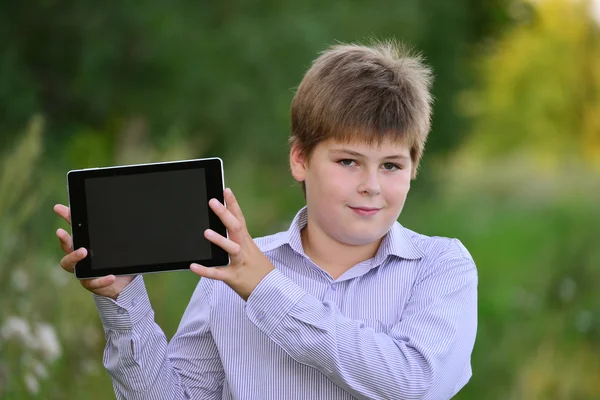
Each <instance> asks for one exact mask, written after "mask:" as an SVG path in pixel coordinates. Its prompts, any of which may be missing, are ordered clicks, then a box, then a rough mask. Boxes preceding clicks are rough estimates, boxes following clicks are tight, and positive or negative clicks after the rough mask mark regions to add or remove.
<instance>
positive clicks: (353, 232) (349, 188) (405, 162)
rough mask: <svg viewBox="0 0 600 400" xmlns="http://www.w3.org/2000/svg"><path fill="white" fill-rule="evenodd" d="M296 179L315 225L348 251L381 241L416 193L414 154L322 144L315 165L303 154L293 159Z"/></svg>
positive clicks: (392, 145) (387, 147) (399, 148)
mask: <svg viewBox="0 0 600 400" xmlns="http://www.w3.org/2000/svg"><path fill="white" fill-rule="evenodd" d="M290 163H291V169H292V175H293V176H294V178H295V179H296V180H297V181H300V182H302V181H304V182H305V185H306V202H307V205H308V213H309V221H310V223H311V224H314V225H315V227H316V228H318V229H319V230H321V231H322V232H324V233H325V234H327V235H328V236H329V237H331V238H333V239H336V240H337V241H339V242H342V243H345V244H348V245H364V244H370V243H373V242H375V241H378V240H379V239H381V238H382V237H383V236H384V235H385V234H386V233H387V231H388V230H389V229H390V227H391V226H392V225H393V224H394V222H395V221H396V220H397V219H398V217H399V215H400V212H401V211H402V208H403V206H404V201H405V200H406V195H407V194H408V191H409V189H410V182H411V171H412V162H411V158H410V148H409V147H407V146H405V145H403V144H400V143H396V142H392V141H385V142H383V143H382V145H381V146H369V145H367V144H361V143H340V142H336V141H333V140H328V141H324V142H321V143H319V144H318V145H317V146H316V147H315V149H314V151H313V153H312V154H311V156H310V159H309V160H307V159H306V158H304V157H303V156H302V155H301V154H300V152H299V151H298V149H297V148H295V147H294V148H292V151H291V154H290Z"/></svg>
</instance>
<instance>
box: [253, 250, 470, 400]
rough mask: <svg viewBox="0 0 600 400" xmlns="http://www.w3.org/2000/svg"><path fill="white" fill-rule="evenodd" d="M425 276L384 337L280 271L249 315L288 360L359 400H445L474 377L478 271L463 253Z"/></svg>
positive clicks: (257, 293)
mask: <svg viewBox="0 0 600 400" xmlns="http://www.w3.org/2000/svg"><path fill="white" fill-rule="evenodd" d="M429 270H430V271H431V273H425V274H424V275H425V276H423V277H422V279H420V280H419V281H418V282H417V283H416V285H415V287H414V288H413V291H412V295H411V298H410V300H409V301H408V303H407V305H406V306H405V308H404V310H403V312H402V318H401V320H400V321H399V322H398V323H397V324H395V325H394V326H393V327H392V328H391V329H390V330H389V331H388V332H387V333H385V334H384V333H379V332H376V331H375V330H373V329H372V328H370V327H366V326H364V325H363V324H362V323H361V321H357V320H352V319H350V318H347V317H345V316H344V315H342V314H341V313H340V311H339V310H338V309H337V308H336V305H335V304H333V303H331V302H327V301H325V302H322V301H320V300H319V299H317V298H315V297H313V296H312V295H309V294H307V293H306V292H305V291H304V290H303V289H302V288H300V287H299V286H298V285H296V284H295V283H294V282H293V281H291V280H290V279H288V278H287V277H286V276H284V275H283V274H281V273H280V272H279V271H278V270H274V271H271V272H270V273H269V274H268V275H267V276H266V277H265V278H264V279H263V281H261V283H260V284H259V285H258V286H257V287H256V289H255V290H254V291H253V292H252V294H251V295H250V297H249V298H248V302H247V304H246V313H247V315H248V317H249V318H250V320H251V321H252V322H253V323H254V324H255V325H256V326H257V327H258V328H259V329H260V330H262V332H264V333H265V334H266V335H268V336H269V337H270V338H271V340H273V341H274V342H275V343H277V344H278V345H279V346H281V347H282V348H283V349H284V350H285V351H286V352H287V353H288V354H289V355H290V356H291V357H292V358H294V359H295V360H296V361H298V362H300V363H303V364H306V365H309V366H312V367H314V368H317V369H318V370H319V371H321V372H322V373H323V374H325V375H326V376H327V377H328V378H329V379H331V380H332V381H333V382H335V383H336V384H337V385H338V386H340V387H342V388H344V389H345V390H347V391H348V392H349V393H351V394H352V395H353V396H355V397H357V398H359V399H392V398H393V399H436V400H439V399H449V398H451V397H452V396H454V395H455V394H456V393H457V392H458V390H460V388H462V386H464V385H465V384H466V381H468V377H470V376H471V365H470V359H471V352H472V349H473V346H474V342H475V336H476V330H477V285H478V277H477V270H476V267H475V264H474V262H473V260H472V258H471V257H470V255H468V253H467V252H458V254H457V253H456V252H454V254H453V256H452V257H445V258H442V259H439V260H438V261H436V262H435V263H434V265H432V267H431V268H429ZM465 376H467V379H465Z"/></svg>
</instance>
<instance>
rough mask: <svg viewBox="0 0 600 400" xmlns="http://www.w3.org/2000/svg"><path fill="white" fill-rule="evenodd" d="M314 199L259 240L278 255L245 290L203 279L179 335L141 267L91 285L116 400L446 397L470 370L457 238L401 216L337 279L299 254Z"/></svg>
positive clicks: (469, 280)
mask: <svg viewBox="0 0 600 400" xmlns="http://www.w3.org/2000/svg"><path fill="white" fill-rule="evenodd" d="M306 222H307V214H306V207H305V208H303V209H302V210H300V211H299V212H298V214H297V215H296V217H295V218H294V220H293V221H292V223H291V225H290V228H289V230H287V231H284V232H280V233H277V234H274V235H271V236H266V237H261V238H257V239H255V242H256V243H257V245H258V246H259V248H260V249H261V250H262V251H263V252H264V254H265V255H266V256H267V257H268V258H269V260H270V261H271V262H272V263H273V265H274V266H275V270H273V271H271V272H270V273H269V274H268V275H267V276H266V277H265V278H264V279H263V280H262V281H261V282H260V283H259V285H258V286H257V287H256V289H255V290H254V291H253V292H252V294H251V295H250V297H249V298H248V301H247V302H245V301H244V300H242V299H241V298H240V297H239V296H238V295H237V294H236V293H235V292H234V291H233V290H232V289H230V288H229V287H228V286H227V285H226V284H224V283H222V282H219V281H214V280H210V279H200V281H199V283H198V285H197V287H196V289H195V291H194V293H193V295H192V298H191V301H190V303H189V305H188V306H187V309H186V311H185V313H184V315H183V318H182V320H181V323H180V326H179V328H178V330H177V332H176V334H175V335H174V336H173V338H172V339H171V341H169V342H168V341H167V339H166V337H165V335H164V333H163V331H162V330H161V328H160V327H159V326H158V325H156V323H155V322H154V312H153V310H152V307H151V305H150V301H149V299H148V295H147V292H146V289H145V286H144V281H143V277H142V276H141V275H139V276H137V277H136V278H135V279H134V280H133V281H132V282H131V283H130V284H129V285H128V286H127V287H126V288H125V290H123V292H122V293H121V294H120V295H119V298H118V300H117V301H114V300H112V299H109V298H106V297H100V296H96V295H93V297H94V300H95V302H96V306H97V308H98V311H99V313H100V318H101V320H102V324H103V326H104V330H105V334H106V339H107V343H106V347H105V351H104V357H103V362H104V366H105V367H106V369H107V371H108V373H109V375H110V377H111V378H112V382H113V386H114V390H115V393H116V395H117V398H118V399H145V400H146V399H156V400H164V399H240V400H241V399H251V400H262V399H265V400H267V399H277V400H281V399H302V400H309V399H319V400H320V399H327V400H334V399H339V400H342V399H435V400H438V399H449V398H451V397H452V396H454V395H455V394H456V393H457V392H458V391H459V390H460V389H461V388H462V387H463V386H464V385H465V384H466V383H467V382H468V381H469V379H470V377H471V364H470V359H471V353H472V350H473V346H474V342H475V336H476V331H477V285H478V276H477V270H476V267H475V264H474V262H473V259H472V257H471V255H470V254H469V252H468V251H467V249H466V248H465V247H464V246H463V244H462V243H461V242H460V241H459V240H458V239H450V238H444V237H428V236H425V235H422V234H418V233H415V232H413V231H411V230H408V229H406V228H404V227H403V226H402V225H400V224H399V223H398V222H396V223H395V224H394V225H393V227H392V228H391V229H390V231H389V232H388V233H387V234H386V236H385V237H384V239H383V241H382V243H381V245H380V247H379V249H378V251H377V253H376V255H375V256H374V257H373V258H371V259H369V260H366V261H363V262H361V263H359V264H357V265H355V266H353V267H352V268H351V269H349V270H348V271H346V272H345V273H344V274H343V275H341V276H340V277H339V278H338V279H335V280H334V279H332V277H331V275H329V274H328V273H327V272H325V271H324V270H322V269H320V268H319V267H318V266H317V265H315V264H314V263H313V262H312V261H311V260H310V259H309V258H308V257H307V256H306V255H305V253H304V251H303V247H302V242H301V238H300V231H301V229H302V228H303V227H304V226H305V225H306Z"/></svg>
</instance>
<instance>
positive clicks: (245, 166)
mask: <svg viewBox="0 0 600 400" xmlns="http://www.w3.org/2000/svg"><path fill="white" fill-rule="evenodd" d="M11 3H12V4H10V5H9V3H6V2H5V3H0V43H1V44H2V46H0V48H1V49H2V53H0V104H1V105H2V106H1V107H0V121H1V122H2V123H1V124H0V165H1V167H0V168H1V169H0V293H2V296H1V297H0V398H2V399H4V398H6V399H26V398H43V399H64V398H86V399H92V400H93V399H105V398H113V397H114V394H113V391H112V386H111V382H110V379H109V378H108V376H107V374H106V373H105V371H104V370H103V368H102V364H101V360H102V352H103V347H104V344H105V342H104V337H103V332H102V328H101V325H100V321H99V318H98V316H97V312H96V309H95V306H94V304H93V301H92V300H91V296H90V295H89V293H88V292H86V291H85V290H83V289H82V288H81V286H80V285H79V284H78V283H77V282H76V281H75V280H74V279H73V278H72V277H70V276H69V275H68V274H66V273H64V272H63V271H62V269H61V268H60V266H59V265H58V262H59V259H60V257H62V254H61V252H60V249H59V247H58V240H57V239H56V237H55V236H54V232H55V230H56V228H58V227H63V228H67V229H68V227H67V226H66V224H64V222H62V221H60V219H59V218H58V217H57V216H55V215H54V214H53V212H52V205H53V204H54V203H56V202H60V203H65V202H66V201H67V199H66V190H65V184H66V179H65V173H66V171H68V170H69V169H74V168H83V167H90V166H104V165H112V164H121V163H135V162H154V161H162V160H176V159H186V158H192V157H202V156H214V155H219V156H221V157H223V158H224V160H225V178H226V181H227V185H228V186H230V187H232V188H233V190H234V191H235V193H236V196H237V197H238V199H239V200H240V203H241V205H242V207H243V209H244V213H245V215H246V217H247V219H248V225H249V227H250V230H251V232H252V234H253V235H254V236H261V235H264V234H269V233H272V232H275V231H278V230H281V229H285V228H286V227H287V225H288V224H289V222H290V220H291V218H292V217H293V215H294V213H295V212H296V211H297V209H298V208H299V207H301V206H302V205H303V201H302V195H301V191H300V189H299V187H298V186H297V185H295V183H294V182H293V180H292V179H291V177H290V175H289V172H288V166H287V146H286V141H287V136H288V134H289V115H288V114H289V105H290V102H291V98H292V96H293V89H294V87H295V86H296V85H297V84H298V83H299V81H300V79H301V77H302V74H303V72H304V71H305V70H306V68H307V67H308V65H309V64H310V62H311V60H312V59H313V58H314V57H315V56H316V54H317V53H318V52H319V51H321V50H323V49H324V48H325V47H326V46H327V45H328V44H331V43H333V42H334V41H335V40H341V41H354V40H361V41H362V40H363V39H365V38H367V37H369V36H373V37H377V38H382V37H390V36H395V37H397V38H399V39H404V40H407V41H408V42H410V43H411V44H413V45H414V46H415V48H417V49H418V50H421V51H422V52H423V53H424V55H425V56H426V58H427V60H428V61H430V62H431V63H432V65H433V67H434V70H435V74H436V81H435V85H434V95H435V96H436V105H435V110H434V123H433V130H432V133H431V139H430V141H429V143H428V146H427V151H426V153H425V159H424V165H423V168H422V170H421V173H420V175H419V178H418V179H417V181H415V183H414V185H413V193H411V195H409V199H408V201H407V204H406V207H405V210H404V212H403V214H402V216H401V219H400V221H401V222H402V223H403V224H404V225H405V226H407V227H408V228H410V229H414V230H416V231H419V232H422V233H424V234H427V235H442V236H450V237H458V238H460V239H461V240H462V241H463V242H464V243H465V245H466V246H467V248H468V249H469V250H470V251H471V253H472V254H473V256H474V258H475V260H476V262H477V265H478V268H479V273H480V295H479V317H480V323H479V333H478V338H477V343H476V347H475V351H474V354H473V369H474V376H473V378H472V380H471V382H470V383H469V384H468V385H467V386H466V387H465V389H464V390H463V391H462V392H461V393H460V394H459V395H458V396H457V398H459V399H482V398H483V399H498V400H500V399H502V400H505V399H511V400H512V399H515V400H520V399H524V400H529V399H596V398H600V384H599V383H598V382H599V381H598V379H597V377H598V376H600V361H598V360H600V359H599V358H598V357H595V356H594V355H595V354H598V351H599V350H600V349H599V347H600V342H599V341H598V338H599V337H600V311H599V308H598V306H597V304H598V303H599V301H600V297H599V295H598V294H597V293H598V292H597V290H595V287H594V284H595V282H599V281H600V268H599V267H600V247H599V246H598V243H600V207H598V204H600V179H599V178H600V172H599V169H598V166H599V165H600V125H599V121H600V120H599V119H598V118H599V117H598V116H600V108H599V107H600V100H599V96H598V93H600V91H599V89H600V76H599V75H598V74H599V71H600V62H599V60H600V46H599V43H600V42H599V37H600V33H599V28H598V25H597V24H595V23H594V22H592V20H591V19H590V18H589V17H588V14H587V13H586V10H585V8H584V6H585V4H586V3H585V2H578V1H568V0H544V1H541V2H537V3H535V4H534V3H521V2H508V1H504V0H494V1H489V2H478V1H472V0H458V1H456V2H443V1H433V0H427V1H416V0H407V1H404V2H393V3H389V2H384V1H382V0H376V1H373V2H369V3H364V2H358V1H350V2H329V3H327V2H317V1H312V0H310V1H303V2H295V3H282V2H272V1H264V0H263V1H254V2H250V3H248V2H241V1H229V2H221V3H218V4H217V3H215V4H210V5H207V4H206V3H203V2H189V1H175V2H170V3H161V2H152V1H141V2H136V3H127V2H115V1H108V2H103V3H101V2H92V1H89V0H84V1H80V2H74V1H66V2H65V1H62V2H58V1H53V0H50V1H44V2H39V3H36V4H28V3H23V2H21V3H15V2H11ZM32 115H33V116H34V117H32ZM24 127H25V129H24ZM145 280H146V282H147V286H148V291H149V295H150V298H151V301H152V304H153V307H154V309H155V312H156V321H157V323H158V324H159V325H160V326H161V327H162V328H163V330H164V331H165V333H166V334H167V336H168V337H171V336H172V335H173V334H174V333H175V331H176V329H177V325H178V323H179V320H180V318H181V315H182V313H183V310H184V308H185V306H186V305H187V302H188V301H189V298H190V296H191V294H192V291H193V289H194V287H195V285H196V283H197V281H198V278H197V276H196V275H194V274H192V273H185V272H178V273H167V274H160V276H159V275H149V276H147V277H146V278H145ZM36 393H37V395H36Z"/></svg>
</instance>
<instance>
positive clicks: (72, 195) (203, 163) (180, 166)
mask: <svg viewBox="0 0 600 400" xmlns="http://www.w3.org/2000/svg"><path fill="white" fill-rule="evenodd" d="M198 168H202V169H204V171H205V174H206V189H207V193H206V195H207V199H208V200H210V199H212V198H216V199H217V200H219V201H220V202H221V203H223V204H225V203H224V199H223V190H224V189H225V183H224V176H223V161H222V160H221V159H220V158H218V157H213V158H202V159H194V160H181V161H169V162H158V163H147V164H134V165H122V166H113V167H103V168H87V169H78V170H71V171H69V172H68V173H67V192H68V196H69V208H70V210H71V237H72V238H73V248H74V249H78V248H81V247H84V248H86V249H87V250H88V255H87V256H86V257H85V258H84V259H83V260H81V261H79V262H78V263H77V265H76V266H75V271H74V272H75V276H76V277H77V279H90V278H98V277H102V276H107V275H141V274H149V273H156V272H167V271H181V270H186V269H187V270H189V269H190V264H191V263H198V264H201V265H204V266H207V267H217V266H225V265H228V264H229V254H228V253H227V252H226V251H225V250H223V249H222V248H220V247H219V246H217V245H216V244H214V243H211V253H212V257H211V258H210V259H203V260H199V259H196V260H185V261H178V262H172V263H167V264H164V263H161V264H149V265H135V266H125V267H118V268H101V269H94V268H92V260H91V257H90V252H89V246H90V239H89V231H88V226H87V201H86V194H85V179H88V178H98V177H108V176H123V175H133V174H144V173H152V172H167V171H177V170H184V169H198ZM207 207H208V205H207ZM208 213H209V227H210V229H212V230H214V231H215V232H217V233H219V234H221V235H222V236H224V237H228V236H227V229H226V228H225V225H224V224H223V223H222V222H221V220H220V219H219V217H218V216H217V215H216V214H215V213H214V212H213V211H212V210H211V209H210V207H209V208H208Z"/></svg>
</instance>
